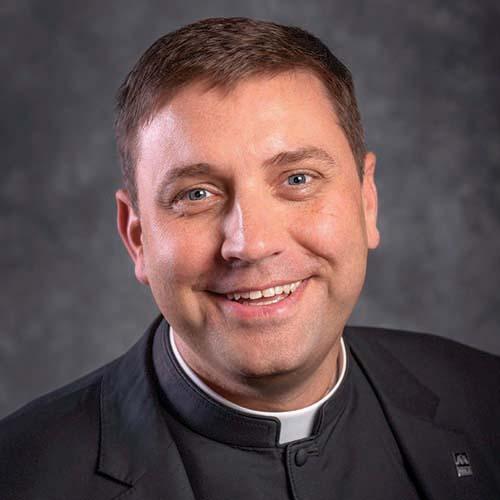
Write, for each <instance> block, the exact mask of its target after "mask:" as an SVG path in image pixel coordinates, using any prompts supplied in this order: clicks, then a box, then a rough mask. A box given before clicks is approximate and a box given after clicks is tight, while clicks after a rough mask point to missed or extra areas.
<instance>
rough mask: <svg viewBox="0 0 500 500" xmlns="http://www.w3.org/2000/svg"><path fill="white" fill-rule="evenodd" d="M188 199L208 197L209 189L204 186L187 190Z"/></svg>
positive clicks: (195, 199)
mask: <svg viewBox="0 0 500 500" xmlns="http://www.w3.org/2000/svg"><path fill="white" fill-rule="evenodd" d="M186 194H187V195H188V199H189V200H190V201H197V200H203V199H205V198H206V197H207V190H206V189H203V188H196V189H191V190H190V191H187V193H186Z"/></svg>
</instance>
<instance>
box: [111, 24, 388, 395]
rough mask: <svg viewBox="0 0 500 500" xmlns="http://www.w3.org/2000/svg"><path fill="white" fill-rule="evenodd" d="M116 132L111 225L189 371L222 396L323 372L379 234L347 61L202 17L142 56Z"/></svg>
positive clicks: (276, 35)
mask: <svg viewBox="0 0 500 500" xmlns="http://www.w3.org/2000/svg"><path fill="white" fill-rule="evenodd" d="M116 128H117V141H118V148H119V153H120V158H121V162H122V169H123V175H124V189H121V190H119V191H118V192H117V204H118V228H119V231H120V234H121V236H122V238H123V241H124V243H125V245H126V247H127V249H128V251H129V254H130V256H131V257H132V260H133V262H134V265H135V273H136V277H137V279H138V280H139V281H140V282H141V283H143V284H146V285H149V286H150V288H151V291H152V294H153V296H154V298H155V301H156V303H157V304H158V307H159V309H160V310H161V312H162V313H163V315H164V316H165V318H166V319H167V321H168V322H169V323H170V325H171V326H172V328H173V329H174V331H175V333H176V338H177V339H178V343H179V344H180V345H179V347H180V348H181V352H182V353H183V355H184V356H185V357H187V360H188V362H189V363H190V364H191V366H192V367H193V368H194V369H195V370H196V371H197V372H198V373H199V374H200V375H202V376H203V377H204V378H205V379H206V380H207V381H212V382H213V385H215V386H216V387H217V388H218V389H219V390H221V389H222V390H227V392H231V391H232V390H234V386H235V385H238V384H239V385H240V386H241V387H246V388H247V390H248V391H249V392H251V391H252V390H260V388H261V387H262V385H263V384H264V385H265V386H266V387H279V386H280V385H283V384H285V385H286V384H290V383H293V380H299V379H304V377H305V378H307V377H310V376H313V375H314V373H315V372H318V370H321V369H325V370H326V368H325V367H326V366H327V365H328V362H329V361H331V360H332V359H333V357H334V356H335V355H336V352H337V348H338V340H339V337H340V335H341V333H342V329H343V327H344V325H345V323H346V321H347V319H348V317H349V315H350V313H351V311H352V309H353V307H354V305H355V303H356V301H357V299H358V297H359V294H360V292H361V288H362V285H363V282H364V277H365V271H366V260H367V252H368V249H370V248H375V247H376V246H377V245H378V240H379V236H378V231H377V227H376V217H377V195H376V188H375V182H374V168H375V156H374V155H373V154H372V153H367V152H366V150H365V146H364V141H363V130H362V126H361V120H360V115H359V111H358V108H357V104H356V99H355V95H354V88H353V83H352V78H351V75H350V73H349V71H348V70H347V68H346V67H345V66H344V65H343V64H342V63H341V62H340V61H339V60H338V59H337V58H335V57H334V56H333V55H332V54H331V53H330V51H329V50H328V49H327V48H326V47H325V46H324V45H323V44H322V43H321V42H320V41H319V40H318V39H317V38H315V37H313V36H312V35H310V34H308V33H306V32H304V31H302V30H300V29H298V28H293V27H285V26H279V25H276V24H273V23H267V22H260V21H253V20H248V19H242V18H235V19H209V20H205V21H199V22H197V23H194V24H192V25H189V26H186V27H184V28H181V29H180V30H178V31H176V32H174V33H171V34H168V35H166V36H164V37H162V38H160V39H159V40H158V41H157V42H155V43H154V44H153V45H152V46H151V47H150V48H149V49H148V50H147V51H146V52H145V54H144V55H143V56H142V57H141V59H140V60H139V62H138V63H137V65H136V66H135V67H134V69H133V70H132V71H131V73H130V74H129V76H128V77H127V79H126V81H125V82H124V84H123V86H122V87H121V89H120V93H119V97H118V116H117V122H116ZM297 281H300V282H301V285H300V287H299V288H298V289H297V290H296V291H295V292H293V293H292V294H291V295H290V296H289V297H287V298H286V299H285V300H283V301H278V302H277V303H275V304H273V305H261V306H259V305H257V304H256V303H253V304H254V305H247V306H246V305H241V304H238V303H236V302H235V301H234V300H231V299H229V298H227V294H230V293H232V292H236V293H238V292H241V291H248V290H262V289H264V288H268V287H271V286H273V285H282V284H288V283H291V282H297ZM277 299H278V297H275V298H273V299H272V300H277ZM271 382H272V383H271ZM273 384H274V385H273Z"/></svg>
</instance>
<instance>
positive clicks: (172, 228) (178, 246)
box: [145, 219, 214, 293]
mask: <svg viewBox="0 0 500 500" xmlns="http://www.w3.org/2000/svg"><path fill="white" fill-rule="evenodd" d="M192 226H193V225H192V224H189V223H186V222H185V221H183V220H182V219H178V220H175V221H170V222H168V223H165V222H162V221H161V220H160V221H158V222H157V223H155V224H152V225H151V226H150V228H149V231H148V234H147V236H146V239H145V260H146V268H147V270H148V273H149V274H152V275H153V280H154V281H155V282H156V285H157V286H158V285H160V286H162V287H164V288H168V289H171V290H174V289H175V293H179V292H180V293H182V290H183V287H186V288H193V287H194V288H196V285H197V283H198V282H199V281H200V279H201V278H202V277H203V275H204V273H206V271H207V270H209V268H210V262H212V261H213V248H212V247H213V246H214V243H213V237H212V238H210V232H208V231H207V228H206V225H205V226H201V227H192Z"/></svg>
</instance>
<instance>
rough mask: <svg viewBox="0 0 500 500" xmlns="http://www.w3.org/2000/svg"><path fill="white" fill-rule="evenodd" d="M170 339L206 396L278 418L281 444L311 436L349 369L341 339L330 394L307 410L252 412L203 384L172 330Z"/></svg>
mask: <svg viewBox="0 0 500 500" xmlns="http://www.w3.org/2000/svg"><path fill="white" fill-rule="evenodd" d="M169 338H170V345H171V347H172V351H173V352H174V355H175V357H176V359H177V361H178V363H179V365H180V366H181V368H182V369H183V370H184V372H185V373H186V375H187V376H188V377H189V378H190V379H191V380H192V381H193V382H194V383H195V384H196V385H197V386H198V387H199V388H200V389H201V390H203V391H204V392H205V393H206V394H208V395H209V396H211V397H212V398H213V399H215V400H216V401H218V402H219V403H221V404H223V405H226V406H229V407H230V408H233V409H235V410H239V411H241V412H243V413H248V414H250V415H258V416H262V417H275V418H277V419H278V420H279V421H280V423H281V426H280V437H279V443H280V444H283V443H288V442H289V441H295V440H296V439H302V438H305V437H308V436H310V435H311V433H312V428H313V425H314V419H315V417H316V413H317V412H318V410H319V408H320V406H321V405H322V404H323V403H325V402H326V401H327V400H328V399H329V398H331V397H332V395H333V394H334V393H335V392H336V391H337V389H338V388H339V387H340V384H341V383H342V380H343V379H344V375H345V372H346V367H347V355H346V349H345V345H344V339H343V338H342V337H341V338H340V345H341V355H340V356H339V366H341V369H340V375H339V377H338V380H337V382H336V383H335V385H334V386H333V387H332V388H331V389H330V390H329V391H328V393H327V394H326V395H325V396H324V397H322V398H321V399H320V400H319V401H316V403H313V404H312V405H309V406H306V407H305V408H300V409H298V410H290V411H276V412H274V411H257V410H252V409H250V408H245V407H243V406H239V405H237V404H235V403H233V402H232V401H229V400H227V399H226V398H224V397H222V396H221V395H220V394H217V393H216V392H215V391H214V390H213V389H211V388H210V387H208V385H207V384H205V382H203V380H201V379H200V377H198V375H196V373H194V371H193V370H191V368H190V367H189V366H188V365H187V363H186V362H185V361H184V359H183V358H182V356H181V354H180V352H179V351H178V349H177V346H176V345H175V340H174V336H173V333H172V329H171V328H169Z"/></svg>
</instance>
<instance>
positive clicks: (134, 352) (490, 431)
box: [0, 317, 500, 500]
mask: <svg viewBox="0 0 500 500" xmlns="http://www.w3.org/2000/svg"><path fill="white" fill-rule="evenodd" d="M161 320H162V318H161V317H160V318H158V319H157V320H156V321H155V322H154V323H153V324H152V325H151V326H150V328H149V329H148V330H147V331H146V333H145V334H144V336H143V337H142V338H141V339H140V340H139V341H138V342H137V343H136V344H135V345H134V346H133V347H132V348H131V349H130V350H129V351H128V352H127V353H125V354H124V355H123V356H121V357H120V358H118V359H116V360H115V361H113V362H111V363H109V364H108V365H106V366H104V367H102V368H100V369H99V370H97V371H95V372H93V373H91V374H89V375H87V376H85V377H83V378H81V379H79V380H77V381H75V382H73V383H72V384H70V385H68V386H65V387H63V388H61V389H59V390H57V391H55V392H52V393H50V394H47V395H45V396H43V397H41V398H39V399H37V400H35V401H33V402H32V403H30V404H28V405H26V406H25V407H23V408H21V409H20V410H18V411H17V412H15V413H14V414H12V415H10V416H9V417H7V418H5V419H4V420H2V421H1V422H0V499H1V500H21V499H22V500H31V499H37V500H39V499H40V500H41V499H43V500H48V499H51V500H52V499H54V500H55V499H61V500H80V499H81V500H84V499H85V500H90V499H92V500H101V499H102V500H111V499H115V500H119V499H124V500H139V499H140V500H153V499H158V500H159V499H162V500H194V496H193V493H192V490H191V487H190V484H189V480H188V477H187V474H186V471H185V469H184V466H183V463H182V461H181V458H180V455H179V451H178V448H177V445H176V444H175V443H174V442H173V440H172V438H171V435H170V433H169V430H168V427H167V425H166V423H165V420H164V419H163V417H162V412H163V411H165V410H164V409H163V407H162V406H161V403H160V400H159V397H158V386H157V382H156V379H155V376H154V372H153V364H152V355H151V347H152V338H153V333H154V331H155V330H156V328H157V326H158V324H159V322H160V321H161ZM344 335H345V337H344V338H345V339H346V342H347V344H348V345H349V346H350V348H351V350H352V353H353V355H354V356H355V357H356V359H357V361H358V362H359V364H360V366H361V367H362V369H363V370H364V372H365V374H366V376H367V378H368V380H369V381H370V383H371V384H372V386H373V389H374V391H375V393H376V395H377V396H378V398H379V400H380V402H381V405H382V408H383V410H384V412H385V414H386V416H387V419H388V421H389V423H390V425H391V427H392V429H393V432H394V434H395V436H396V439H397V441H398V443H399V445H400V448H401V451H402V454H403V457H404V461H405V464H406V466H407V468H408V471H409V474H410V475H411V477H412V479H413V481H414V482H415V484H416V485H417V488H418V489H419V491H420V493H421V495H422V496H423V497H424V498H428V499H431V500H472V499H474V500H499V499H500V485H499V483H500V358H497V357H496V356H492V355H490V354H486V353H483V352H480V351H477V350H474V349H471V348H469V347H466V346H463V345H460V344H457V343H455V342H451V341H449V340H445V339H442V338H439V337H435V336H431V335H424V334H417V333H409V332H400V331H390V330H384V329H376V328H360V327H346V329H345V332H344ZM179 446H182V444H180V445H179ZM463 453H465V454H466V458H467V459H468V460H469V462H470V466H471V468H472V476H464V477H459V476H458V474H457V464H456V461H457V456H458V455H457V454H463ZM458 461H459V462H460V461H461V462H462V465H463V455H460V457H459V458H458ZM458 466H460V463H459V464H458ZM375 480H376V478H374V481H375ZM389 487H390V485H388V488H389Z"/></svg>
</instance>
